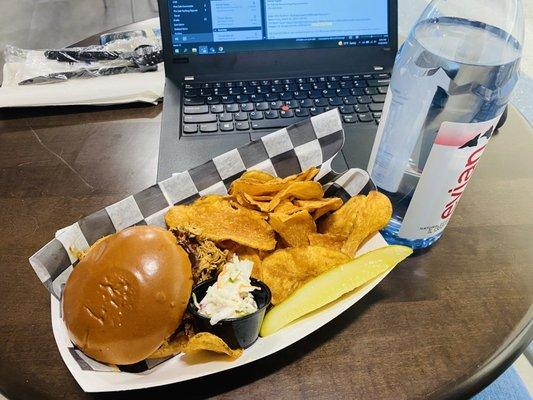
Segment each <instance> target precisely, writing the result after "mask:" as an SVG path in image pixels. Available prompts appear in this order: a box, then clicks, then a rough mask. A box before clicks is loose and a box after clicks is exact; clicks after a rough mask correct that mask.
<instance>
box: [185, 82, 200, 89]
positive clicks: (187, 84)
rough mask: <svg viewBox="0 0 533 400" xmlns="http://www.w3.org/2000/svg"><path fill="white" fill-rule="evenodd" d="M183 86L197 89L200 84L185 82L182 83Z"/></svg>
mask: <svg viewBox="0 0 533 400" xmlns="http://www.w3.org/2000/svg"><path fill="white" fill-rule="evenodd" d="M184 88H185V89H199V88H200V84H199V83H196V82H195V83H186V84H185V85H184Z"/></svg>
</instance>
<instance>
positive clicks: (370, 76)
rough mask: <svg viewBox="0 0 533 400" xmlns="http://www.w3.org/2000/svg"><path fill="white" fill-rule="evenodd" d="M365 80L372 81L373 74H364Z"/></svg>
mask: <svg viewBox="0 0 533 400" xmlns="http://www.w3.org/2000/svg"><path fill="white" fill-rule="evenodd" d="M363 78H364V79H370V78H372V75H371V74H364V75H363Z"/></svg>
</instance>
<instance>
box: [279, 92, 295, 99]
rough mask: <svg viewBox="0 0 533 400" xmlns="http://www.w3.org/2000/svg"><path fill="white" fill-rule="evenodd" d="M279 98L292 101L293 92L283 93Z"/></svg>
mask: <svg viewBox="0 0 533 400" xmlns="http://www.w3.org/2000/svg"><path fill="white" fill-rule="evenodd" d="M279 98H280V99H281V100H291V99H292V93H291V92H281V93H280V94H279Z"/></svg>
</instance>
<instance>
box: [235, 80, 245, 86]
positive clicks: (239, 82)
mask: <svg viewBox="0 0 533 400" xmlns="http://www.w3.org/2000/svg"><path fill="white" fill-rule="evenodd" d="M235 86H246V82H245V81H237V82H235Z"/></svg>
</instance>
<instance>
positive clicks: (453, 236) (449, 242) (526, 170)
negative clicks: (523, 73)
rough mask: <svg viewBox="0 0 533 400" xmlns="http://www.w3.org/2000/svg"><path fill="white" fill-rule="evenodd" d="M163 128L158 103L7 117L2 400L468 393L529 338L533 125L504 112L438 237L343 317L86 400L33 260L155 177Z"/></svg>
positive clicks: (0, 154)
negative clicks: (178, 375)
mask: <svg viewBox="0 0 533 400" xmlns="http://www.w3.org/2000/svg"><path fill="white" fill-rule="evenodd" d="M160 117H161V106H150V105H129V106H114V107H106V108H97V107H92V108H91V107H84V108H80V107H68V108H67V107H55V108H49V109H44V108H40V109H24V110H4V111H0V221H1V223H0V237H1V240H0V293H1V295H2V298H3V301H2V302H1V303H0V312H1V317H2V319H1V323H0V392H3V393H4V394H5V395H6V396H7V397H8V398H14V399H37V398H39V399H48V398H50V399H52V398H66V399H117V398H118V399H121V398H139V399H141V398H143V399H145V398H174V399H175V398H181V397H182V396H185V395H187V397H186V398H188V399H192V398H204V397H210V396H213V397H218V398H225V399H250V398H257V399H314V398H316V399H339V398H343V399H344V398H346V399H373V398H376V399H395V400H396V399H407V398H410V399H413V398H420V399H433V398H435V399H436V398H439V399H443V398H465V397H467V396H469V395H472V394H473V393H475V392H476V391H478V390H480V389H481V388H483V387H484V386H486V385H487V384H488V383H490V382H491V381H492V380H493V379H494V378H496V376H497V375H498V374H499V373H501V372H503V370H504V369H505V368H507V367H508V366H509V365H510V364H511V363H512V361H513V360H514V359H515V358H516V357H517V356H518V355H519V354H520V353H521V352H522V351H523V349H524V348H525V347H526V345H527V343H529V342H530V341H531V338H532V336H533V328H532V316H533V308H532V303H533V301H532V300H533V245H532V239H533V207H532V204H533V200H532V199H533V168H532V166H533V163H532V157H533V140H532V139H533V136H532V135H533V129H532V128H531V127H530V126H529V125H528V123H527V122H526V121H525V120H524V119H523V118H522V117H521V116H520V115H519V114H518V113H517V112H516V110H514V109H513V108H511V110H510V113H509V119H508V122H507V125H506V126H505V127H504V128H503V129H502V130H501V131H500V133H499V134H497V135H495V137H494V138H493V140H492V142H491V144H490V145H489V146H488V149H487V150H486V152H485V155H484V157H483V160H482V162H481V163H480V165H479V167H478V170H477V172H476V174H475V175H474V178H473V179H472V182H471V183H470V185H469V187H468V189H467V190H466V192H465V194H464V196H463V199H462V200H461V202H460V204H459V207H458V209H457V211H456V212H455V215H454V217H453V218H452V221H451V223H450V225H449V226H448V228H447V229H446V232H445V234H444V236H443V237H442V238H441V240H440V241H439V242H438V243H437V244H436V245H435V246H433V248H432V249H431V250H430V251H428V252H426V253H424V254H420V255H418V256H416V257H412V258H410V259H408V260H407V261H406V262H404V263H403V264H402V265H401V266H400V267H398V268H397V269H395V270H394V271H393V272H392V273H391V274H390V275H389V276H388V277H387V279H385V280H384V282H382V283H381V284H380V285H379V286H378V287H377V288H376V289H375V290H374V291H373V292H371V293H370V294H369V295H368V296H367V297H365V298H364V299H363V301H361V302H359V303H358V304H356V305H355V306H354V307H353V308H351V309H350V310H349V311H347V312H345V313H344V314H343V315H341V316H340V317H338V318H336V319H335V320H334V321H332V322H330V323H329V324H327V325H326V326H324V327H322V328H321V329H319V330H318V331H316V332H315V333H313V334H312V335H310V336H308V337H307V338H305V339H304V340H301V341H300V342H298V343H296V344H294V345H292V346H291V347H289V348H288V349H286V350H284V351H283V352H280V353H277V354H275V355H273V356H270V357H267V358H266V359H263V360H260V361H258V362H255V363H253V364H250V365H247V366H244V367H241V368H238V369H236V370H231V371H228V372H224V373H221V374H218V375H214V376H211V377H206V378H201V379H198V380H195V381H192V382H189V383H181V384H175V385H170V386H166V387H162V388H156V389H151V390H146V391H136V392H124V393H111V394H98V395H97V394H88V393H84V392H83V391H82V390H81V389H80V388H79V386H78V385H77V384H76V382H75V381H74V379H73V378H72V377H71V375H70V373H69V372H68V370H67V368H66V366H65V365H64V364H63V361H62V360H61V357H60V355H59V352H58V351H57V348H56V345H55V341H54V338H53V336H52V328H51V324H50V306H49V303H50V298H49V294H48V292H47V291H46V290H45V289H44V287H43V286H42V285H41V284H40V282H39V281H38V279H37V277H36V276H35V275H34V273H33V271H32V269H31V267H30V266H29V263H28V260H27V259H28V257H29V256H30V255H31V254H33V252H35V251H36V250H37V249H39V248H40V246H41V245H43V244H44V243H46V242H47V241H48V240H49V239H50V238H51V237H52V236H53V234H54V232H55V231H56V230H57V229H58V228H61V227H63V226H66V225H69V224H71V223H72V222H74V221H76V220H78V219H79V218H81V217H82V216H84V215H86V214H89V213H91V212H93V211H96V210H98V209H100V208H102V207H104V206H106V205H108V204H111V203H113V202H115V201H118V200H120V199H122V198H124V197H126V196H127V195H129V194H131V193H135V192H137V191H139V190H140V189H143V188H144V187H146V186H149V185H150V184H152V183H154V182H155V179H156V166H157V154H158V140H159V129H160ZM178 396H179V397H178ZM183 398H185V397H183Z"/></svg>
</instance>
